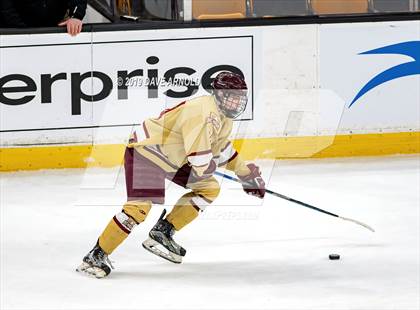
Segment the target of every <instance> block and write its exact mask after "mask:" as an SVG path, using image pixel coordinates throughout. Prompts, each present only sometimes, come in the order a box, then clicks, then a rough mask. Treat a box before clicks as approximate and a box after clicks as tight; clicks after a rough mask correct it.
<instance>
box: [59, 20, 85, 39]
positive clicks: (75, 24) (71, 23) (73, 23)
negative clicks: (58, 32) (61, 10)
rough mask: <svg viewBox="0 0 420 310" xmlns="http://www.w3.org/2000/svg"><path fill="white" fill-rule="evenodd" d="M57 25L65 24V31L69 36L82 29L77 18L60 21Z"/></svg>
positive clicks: (80, 22) (76, 33)
mask: <svg viewBox="0 0 420 310" xmlns="http://www.w3.org/2000/svg"><path fill="white" fill-rule="evenodd" d="M58 26H66V27H67V33H68V34H69V35H71V36H75V35H78V34H79V33H80V32H81V31H82V21H81V20H80V19H77V18H69V19H66V20H65V21H62V22H61V23H59V24H58Z"/></svg>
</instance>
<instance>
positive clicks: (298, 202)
mask: <svg viewBox="0 0 420 310" xmlns="http://www.w3.org/2000/svg"><path fill="white" fill-rule="evenodd" d="M215 174H216V175H218V176H221V177H223V178H225V179H228V180H231V181H235V182H237V183H241V181H240V180H239V179H237V178H235V177H232V176H230V175H228V174H224V173H221V172H218V171H216V172H215ZM265 192H266V193H268V194H271V195H273V196H276V197H279V198H281V199H285V200H288V201H290V202H294V203H296V204H298V205H301V206H304V207H306V208H309V209H312V210H315V211H318V212H321V213H324V214H327V215H330V216H334V217H337V218H339V219H342V220H344V221H348V222H352V223H355V224H357V225H360V226H363V227H364V228H366V229H369V230H370V231H371V232H375V230H374V229H373V228H372V227H370V226H369V225H368V224H365V223H363V222H360V221H358V220H354V219H351V218H348V217H342V216H339V215H337V214H334V213H332V212H329V211H326V210H323V209H320V208H317V207H315V206H313V205H310V204H307V203H305V202H302V201H299V200H296V199H293V198H291V197H288V196H286V195H282V194H279V193H276V192H273V191H272V190H269V189H265Z"/></svg>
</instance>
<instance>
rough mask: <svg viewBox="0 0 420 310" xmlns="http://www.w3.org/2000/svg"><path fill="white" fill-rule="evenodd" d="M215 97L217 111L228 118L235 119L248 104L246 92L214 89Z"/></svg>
mask: <svg viewBox="0 0 420 310" xmlns="http://www.w3.org/2000/svg"><path fill="white" fill-rule="evenodd" d="M215 95H216V99H217V102H218V107H219V109H220V110H221V111H222V113H223V114H224V115H225V116H226V117H228V118H237V117H238V116H239V115H241V114H242V113H243V112H244V111H245V109H246V105H247V102H248V96H247V91H246V90H240V89H225V90H222V89H216V90H215Z"/></svg>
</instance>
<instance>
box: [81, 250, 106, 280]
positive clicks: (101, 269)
mask: <svg viewBox="0 0 420 310" xmlns="http://www.w3.org/2000/svg"><path fill="white" fill-rule="evenodd" d="M111 268H112V269H113V266H112V264H111V261H110V260H109V258H108V255H107V254H106V253H105V252H104V251H103V250H102V249H101V247H100V246H99V244H96V245H95V247H94V248H93V249H92V250H91V251H90V252H89V253H88V254H86V256H85V257H84V258H83V262H82V264H81V265H80V266H79V267H77V269H76V271H78V272H81V273H84V274H86V275H89V276H93V277H95V278H97V279H101V278H104V277H106V276H107V275H109V274H110V273H111Z"/></svg>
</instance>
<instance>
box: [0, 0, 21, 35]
mask: <svg viewBox="0 0 420 310" xmlns="http://www.w3.org/2000/svg"><path fill="white" fill-rule="evenodd" d="M0 18H1V19H2V22H1V25H3V26H5V27H13V28H24V27H27V25H26V24H25V22H24V21H23V19H22V18H21V16H20V15H19V13H18V11H17V10H16V7H15V4H14V1H13V0H1V1H0Z"/></svg>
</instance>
